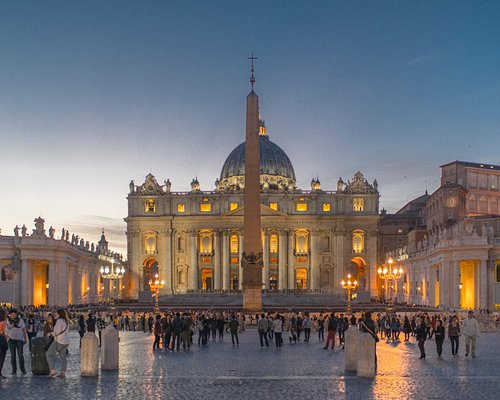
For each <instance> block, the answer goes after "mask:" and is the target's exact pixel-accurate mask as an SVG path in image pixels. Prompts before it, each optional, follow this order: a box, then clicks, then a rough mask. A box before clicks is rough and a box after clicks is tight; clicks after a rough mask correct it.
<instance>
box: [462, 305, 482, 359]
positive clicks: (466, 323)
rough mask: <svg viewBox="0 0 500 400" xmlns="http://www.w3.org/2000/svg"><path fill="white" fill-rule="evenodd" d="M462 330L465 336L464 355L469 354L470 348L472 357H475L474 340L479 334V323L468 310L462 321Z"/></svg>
mask: <svg viewBox="0 0 500 400" xmlns="http://www.w3.org/2000/svg"><path fill="white" fill-rule="evenodd" d="M462 332H463V334H464V336H465V357H467V356H468V355H469V350H471V355H472V358H476V342H477V337H478V336H479V323H478V322H477V319H476V318H475V317H474V313H473V312H472V311H469V313H468V314H467V318H465V319H464V320H463V321H462Z"/></svg>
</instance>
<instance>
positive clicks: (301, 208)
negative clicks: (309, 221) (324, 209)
mask: <svg viewBox="0 0 500 400" xmlns="http://www.w3.org/2000/svg"><path fill="white" fill-rule="evenodd" d="M295 209H296V210H297V211H307V203H297V205H296V206H295Z"/></svg>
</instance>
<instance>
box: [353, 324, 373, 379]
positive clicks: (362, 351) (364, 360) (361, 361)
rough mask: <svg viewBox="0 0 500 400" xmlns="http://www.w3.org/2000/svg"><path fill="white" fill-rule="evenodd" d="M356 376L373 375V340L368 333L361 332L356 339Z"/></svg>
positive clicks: (371, 376) (366, 376) (369, 376)
mask: <svg viewBox="0 0 500 400" xmlns="http://www.w3.org/2000/svg"><path fill="white" fill-rule="evenodd" d="M357 345H358V363H357V370H358V376H362V377H364V378H373V377H374V376H375V370H376V367H375V340H374V339H373V336H372V335H371V334H369V333H361V334H360V335H359V338H358V341H357Z"/></svg>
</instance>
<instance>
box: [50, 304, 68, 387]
mask: <svg viewBox="0 0 500 400" xmlns="http://www.w3.org/2000/svg"><path fill="white" fill-rule="evenodd" d="M54 318H55V319H56V324H55V325H54V331H53V332H51V333H50V334H49V335H50V336H52V337H53V338H54V339H53V341H52V343H51V344H50V346H49V349H48V350H47V353H46V355H45V356H46V358H47V364H49V368H50V373H49V375H50V376H52V377H55V376H58V377H60V378H64V377H65V376H66V375H65V374H66V366H67V361H66V354H67V353H66V349H67V348H68V346H69V336H68V333H69V319H68V314H67V312H66V310H65V309H63V308H59V309H58V310H57V311H56V312H55V313H54ZM57 355H59V358H60V359H61V372H60V373H59V374H57V371H56V368H55V361H56V358H57Z"/></svg>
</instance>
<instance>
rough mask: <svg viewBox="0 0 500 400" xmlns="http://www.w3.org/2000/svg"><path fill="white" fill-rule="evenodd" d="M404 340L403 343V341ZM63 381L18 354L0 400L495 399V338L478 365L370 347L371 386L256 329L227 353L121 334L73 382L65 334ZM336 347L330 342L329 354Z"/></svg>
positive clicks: (485, 342) (446, 355) (389, 346)
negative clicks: (173, 348) (170, 346)
mask: <svg viewBox="0 0 500 400" xmlns="http://www.w3.org/2000/svg"><path fill="white" fill-rule="evenodd" d="M401 336H403V335H401ZM70 337H71V344H70V355H69V356H68V370H67V376H66V378H65V379H61V378H49V377H47V376H33V375H32V374H31V372H30V371H31V366H30V356H29V351H28V347H27V346H25V360H26V368H27V371H29V372H28V374H27V375H24V376H23V375H20V374H19V371H18V375H17V376H11V375H10V372H11V367H10V356H9V355H8V356H7V358H6V360H5V365H4V368H3V374H4V375H6V376H7V378H6V379H1V380H0V399H2V400H3V399H11V398H12V399H14V398H15V399H23V400H31V399H39V400H42V399H71V400H79V399H190V400H194V399H204V400H207V399H214V400H215V399H217V400H225V399H266V398H270V399H273V400H277V399H286V400H290V399H313V398H314V399H333V398H335V399H356V400H359V399H392V400H393V399H426V400H427V399H443V398H453V399H454V400H456V399H486V398H489V399H495V398H500V394H499V393H500V334H495V333H487V334H483V335H481V336H480V337H479V339H478V351H477V356H478V357H477V358H475V359H472V358H471V357H470V356H469V357H465V356H464V341H463V338H461V342H460V349H459V354H460V357H459V358H452V357H451V350H450V342H449V340H446V341H445V343H444V346H443V348H444V351H443V358H442V359H438V358H437V355H436V345H435V342H434V340H428V341H427V342H426V344H425V346H426V351H427V358H426V359H425V360H419V351H418V348H417V346H416V344H415V342H414V339H413V338H412V339H411V342H410V343H409V344H405V343H395V344H393V343H386V342H385V341H383V340H381V341H380V342H379V344H378V345H377V356H378V371H377V376H376V377H375V378H374V379H367V378H358V377H357V376H356V375H355V374H353V373H345V372H344V353H343V351H342V350H340V349H339V348H338V347H336V348H335V351H333V352H332V351H330V350H328V351H327V350H323V349H322V347H323V345H324V344H323V342H320V341H319V340H318V337H317V334H314V333H312V334H311V341H310V342H309V343H305V342H303V341H301V342H298V344H297V345H290V344H289V343H287V340H288V339H287V338H285V339H284V340H285V344H284V346H283V347H282V348H276V347H275V346H274V343H273V344H271V346H270V348H261V347H260V344H259V338H258V333H257V331H256V330H255V329H254V328H250V329H248V330H247V331H246V332H243V333H241V334H240V346H239V347H233V346H232V344H231V337H230V335H229V334H225V336H224V341H223V342H222V343H220V342H218V341H215V342H212V341H210V342H209V344H208V346H207V347H199V346H198V345H197V340H198V338H197V335H195V336H194V342H195V343H194V345H193V346H192V347H191V349H190V350H187V351H184V350H181V351H179V352H165V351H155V352H153V351H152V345H153V335H151V334H149V333H143V332H120V337H121V341H120V369H119V371H116V372H109V371H100V372H99V375H98V376H97V377H81V376H80V351H79V349H78V340H79V339H78V333H77V332H71V333H70ZM337 345H338V343H336V346H337Z"/></svg>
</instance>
